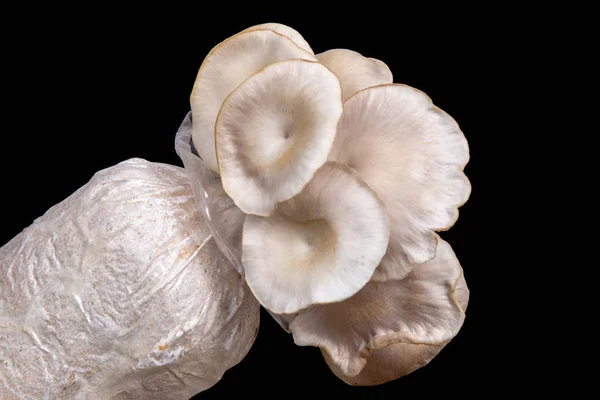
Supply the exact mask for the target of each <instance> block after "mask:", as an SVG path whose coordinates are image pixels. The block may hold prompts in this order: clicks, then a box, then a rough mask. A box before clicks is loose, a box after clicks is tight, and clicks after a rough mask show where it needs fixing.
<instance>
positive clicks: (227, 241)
mask: <svg viewBox="0 0 600 400" xmlns="http://www.w3.org/2000/svg"><path fill="white" fill-rule="evenodd" d="M175 151H176V152H177V154H178V155H179V158H181V160H182V161H183V165H184V167H185V170H186V172H187V174H188V176H189V178H190V180H191V182H192V189H193V191H194V197H195V198H196V203H197V204H198V207H199V208H200V211H201V212H202V213H203V214H204V217H205V218H206V221H207V222H208V226H209V229H210V230H211V232H212V233H213V236H214V237H215V240H216V241H217V244H218V245H219V248H220V249H221V251H222V252H223V254H225V256H226V257H227V258H228V259H229V261H231V263H232V264H233V265H234V266H235V268H236V269H237V270H238V271H239V272H240V274H242V276H244V266H243V265H242V260H241V256H242V251H241V247H242V228H243V226H244V219H245V218H246V214H244V213H243V212H242V211H241V210H240V209H239V208H238V207H237V206H236V205H235V203H234V202H233V200H232V199H231V198H230V197H229V196H228V195H227V193H226V192H225V190H224V189H223V185H222V184H221V178H220V177H219V176H218V175H217V174H215V173H213V172H212V171H210V170H209V169H208V168H206V167H205V166H204V163H203V162H202V159H201V158H200V157H199V156H198V152H197V151H196V150H195V149H194V148H193V142H192V113H191V112H189V113H188V114H187V116H186V117H185V118H184V120H183V122H182V123H181V126H180V127H179V130H178V131H177V135H176V136H175ZM269 313H270V314H271V315H272V316H273V318H274V319H275V320H276V321H277V322H278V323H279V325H281V327H282V328H283V329H284V330H285V331H286V332H288V333H290V332H291V331H290V328H289V324H290V322H291V321H292V320H293V317H294V316H293V315H280V314H275V313H272V312H270V311H269Z"/></svg>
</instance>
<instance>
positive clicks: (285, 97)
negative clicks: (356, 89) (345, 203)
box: [215, 60, 342, 216]
mask: <svg viewBox="0 0 600 400" xmlns="http://www.w3.org/2000/svg"><path fill="white" fill-rule="evenodd" d="M341 115H342V96H341V88H340V83H339V80H338V78H337V77H336V76H335V74H333V72H331V71H330V70H329V69H328V68H327V67H325V66H323V65H322V64H320V63H318V62H311V61H305V60H288V61H282V62H278V63H274V64H271V65H268V66H267V67H265V68H263V69H262V70H260V71H259V72H257V73H256V74H254V75H252V76H251V77H250V78H248V79H247V80H246V81H244V82H243V83H242V84H241V85H239V86H238V87H237V88H236V89H235V90H234V91H233V92H232V93H231V94H230V95H229V96H228V97H227V99H225V101H224V102H223V106H222V107H221V111H220V112H219V116H218V117H217V122H216V125H215V143H216V149H217V160H218V165H219V171H220V174H221V179H222V183H223V188H224V189H225V191H226V192H227V194H228V195H229V196H230V197H231V198H232V199H233V201H234V202H235V204H236V205H237V206H238V207H239V208H240V209H241V210H242V211H244V212H245V213H247V214H256V215H262V216H268V215H269V214H271V212H272V211H273V209H274V208H275V206H276V205H277V203H279V202H281V201H285V200H288V199H290V198H292V197H293V196H295V195H296V194H298V193H299V192H300V191H301V190H302V188H303V187H304V186H305V185H306V184H307V183H308V181H309V180H310V179H311V178H312V177H313V175H314V173H315V172H316V171H317V170H318V169H319V168H320V167H321V166H322V165H323V163H325V161H326V160H327V156H328V154H329V151H330V150H331V146H332V145H333V141H334V139H335V135H336V132H337V126H338V122H339V119H340V117H341Z"/></svg>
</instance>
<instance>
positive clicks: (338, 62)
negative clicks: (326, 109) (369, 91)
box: [317, 49, 394, 100]
mask: <svg viewBox="0 0 600 400" xmlns="http://www.w3.org/2000/svg"><path fill="white" fill-rule="evenodd" d="M317 59H318V60H319V62H320V63H322V64H324V65H325V66H326V67H327V68H329V69H330V70H332V71H333V73H334V74H336V75H337V77H338V78H339V80H340V83H341V84H342V97H343V98H344V100H346V99H347V98H348V97H350V96H352V95H353V94H354V93H356V92H358V91H359V90H362V89H365V88H368V87H370V86H376V85H382V84H386V83H392V82H393V81H394V77H393V76H392V71H390V69H389V68H388V66H387V65H386V64H385V63H384V62H383V61H380V60H377V59H376V58H367V57H364V56H363V55H362V54H360V53H358V52H356V51H353V50H348V49H332V50H328V51H326V52H323V53H321V54H317Z"/></svg>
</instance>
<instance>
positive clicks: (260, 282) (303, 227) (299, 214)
mask: <svg viewBox="0 0 600 400" xmlns="http://www.w3.org/2000/svg"><path fill="white" fill-rule="evenodd" d="M388 235H389V221H388V218H387V215H386V213H385V210H384V208H383V204H382V203H381V201H380V200H379V199H378V198H377V196H376V195H375V193H374V192H373V190H371V189H370V188H369V187H368V186H367V185H366V184H365V183H364V182H362V181H361V180H360V179H359V178H358V176H357V175H356V173H355V172H354V171H352V170H351V169H350V168H348V167H346V166H343V165H341V164H338V163H331V162H328V163H326V164H325V165H323V167H322V168H321V169H319V171H317V173H316V174H315V176H314V178H313V180H312V181H310V183H309V184H308V185H307V186H306V187H305V188H304V190H303V191H302V192H301V193H300V194H299V195H298V196H296V197H294V198H293V199H291V200H289V201H287V202H285V203H281V204H280V205H279V206H278V207H277V209H276V210H275V212H274V213H273V215H271V216H270V217H267V218H263V217H258V216H254V215H248V216H247V217H246V222H245V223H244V233H243V239H242V251H243V254H242V261H243V263H244V268H245V271H246V280H247V282H248V286H249V287H250V289H251V290H252V292H253V293H254V295H255V296H256V298H257V299H258V301H259V302H260V303H261V304H262V305H263V306H264V307H265V308H267V309H269V310H271V311H273V312H275V313H280V314H291V313H294V312H297V311H299V310H301V309H304V308H306V307H309V306H311V305H313V304H324V303H331V302H337V301H341V300H344V299H346V298H348V297H350V296H352V295H353V294H354V293H356V292H358V291H359V290H360V289H361V288H362V287H363V286H364V285H365V284H366V283H367V282H368V281H369V280H370V278H371V276H372V275H373V271H374V270H375V268H376V267H377V264H378V263H379V261H380V260H381V257H383V254H384V253H385V249H386V247H387V242H388Z"/></svg>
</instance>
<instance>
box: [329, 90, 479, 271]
mask: <svg viewBox="0 0 600 400" xmlns="http://www.w3.org/2000/svg"><path fill="white" fill-rule="evenodd" d="M329 159H330V160H334V161H339V162H342V163H344V164H346V165H349V166H350V167H352V168H354V169H355V170H356V171H357V172H358V173H359V175H360V177H361V179H362V180H364V181H365V182H366V183H367V184H368V185H369V186H370V187H371V188H373V190H375V192H376V193H377V195H378V196H379V197H380V198H381V200H382V201H383V202H384V204H385V205H386V207H387V210H388V215H389V217H390V223H391V233H390V244H389V247H388V251H387V254H386V256H385V257H384V258H383V260H382V262H381V265H380V266H379V268H377V271H375V275H374V276H373V279H374V280H377V281H385V280H387V279H402V278H403V277H404V276H406V274H407V273H408V272H410V270H411V268H413V265H414V264H420V263H423V262H426V261H428V260H431V259H432V258H433V257H434V256H435V246H436V235H435V234H434V231H438V230H444V229H448V228H450V227H451V226H452V225H453V224H454V222H455V221H456V219H457V218H458V207H460V206H461V205H462V204H464V203H465V202H466V201H467V199H468V197H469V194H470V190H471V186H470V184H469V180H468V179H467V177H466V176H465V174H464V173H463V168H464V166H465V165H466V164H467V162H468V160H469V147H468V144H467V140H466V139H465V136H464V135H463V133H462V132H461V130H460V128H459V127H458V125H457V124H456V122H455V121H454V120H453V119H452V118H451V117H450V116H449V115H448V114H446V113H445V112H443V111H442V110H440V109H439V108H437V107H435V106H434V105H433V104H432V102H431V100H430V99H429V97H427V96H426V95H425V94H423V93H422V92H420V91H418V90H416V89H414V88H411V87H409V86H405V85H398V84H391V85H380V86H374V87H370V88H367V89H363V90H361V91H359V92H357V93H356V94H354V95H353V96H351V97H350V98H348V99H347V100H346V101H345V102H344V113H343V115H342V119H341V120H340V123H339V129H338V134H337V136H336V140H335V143H334V145H333V148H332V150H331V153H330V155H329Z"/></svg>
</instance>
